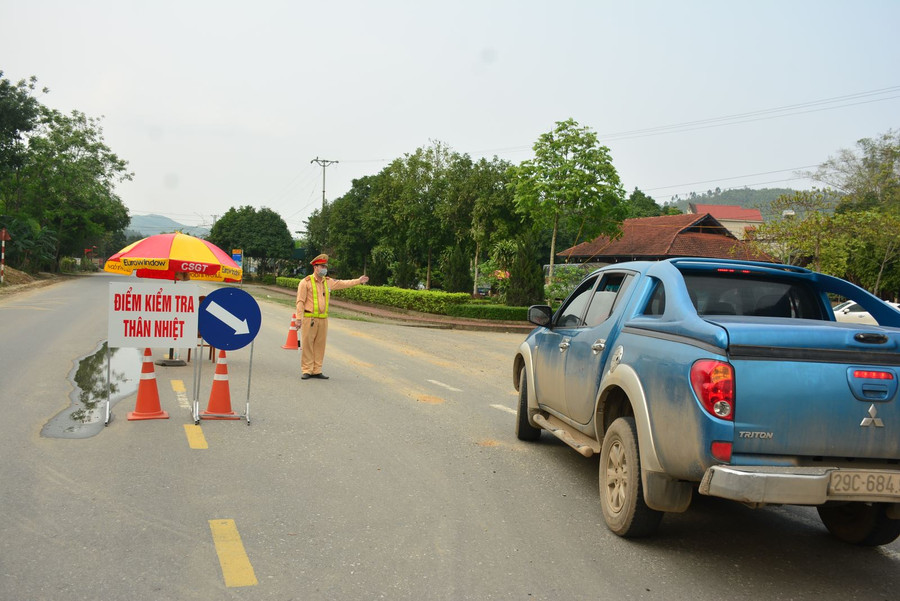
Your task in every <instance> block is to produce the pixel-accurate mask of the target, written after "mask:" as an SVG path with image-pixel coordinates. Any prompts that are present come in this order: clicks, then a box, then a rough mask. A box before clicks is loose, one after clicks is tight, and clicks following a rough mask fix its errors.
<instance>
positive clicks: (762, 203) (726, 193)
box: [666, 188, 795, 217]
mask: <svg viewBox="0 0 900 601" xmlns="http://www.w3.org/2000/svg"><path fill="white" fill-rule="evenodd" d="M794 192H795V190H792V189H790V188H763V189H761V190H751V189H750V188H735V189H732V190H720V189H718V188H716V189H715V190H708V191H706V192H704V193H701V194H697V193H696V192H691V193H690V194H689V195H688V196H687V198H680V197H679V196H677V195H676V196H673V197H672V200H671V201H669V202H668V203H666V204H667V205H668V206H674V207H676V208H678V209H679V210H680V211H682V212H686V211H687V209H688V204H690V203H694V204H704V205H734V206H739V207H743V208H745V209H759V210H760V211H761V212H762V213H763V217H766V213H767V211H768V208H769V205H771V204H772V202H773V201H774V200H775V199H776V198H778V197H779V196H782V195H790V194H793V193H794Z"/></svg>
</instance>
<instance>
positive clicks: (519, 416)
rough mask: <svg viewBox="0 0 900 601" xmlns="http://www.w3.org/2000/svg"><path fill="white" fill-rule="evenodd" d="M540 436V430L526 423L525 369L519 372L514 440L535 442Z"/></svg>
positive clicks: (526, 379)
mask: <svg viewBox="0 0 900 601" xmlns="http://www.w3.org/2000/svg"><path fill="white" fill-rule="evenodd" d="M540 436H541V429H540V428H536V427H534V426H532V425H531V422H529V421H528V376H527V375H526V374H525V368H524V367H523V368H522V371H520V372H519V406H518V408H517V410H516V438H518V439H519V440H528V441H532V440H537V439H538V438H540Z"/></svg>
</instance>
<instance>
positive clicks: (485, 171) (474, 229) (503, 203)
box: [469, 157, 524, 294]
mask: <svg viewBox="0 0 900 601" xmlns="http://www.w3.org/2000/svg"><path fill="white" fill-rule="evenodd" d="M510 173H512V165H511V164H510V163H508V162H506V161H501V160H499V159H497V158H496V157H495V158H494V159H493V160H492V161H488V160H486V159H481V160H480V161H478V163H476V164H475V166H474V170H473V172H472V174H471V175H470V177H471V178H472V179H473V180H474V181H475V184H474V194H475V198H474V201H473V204H472V211H471V221H470V226H469V228H470V230H469V236H470V237H471V239H472V241H473V242H474V243H475V248H474V252H473V262H472V264H473V271H474V273H473V278H474V283H475V284H474V285H475V286H477V283H478V281H479V280H480V273H479V272H480V271H481V257H482V253H483V252H484V251H485V250H486V249H490V248H491V247H492V246H493V245H494V244H496V243H498V242H500V241H501V240H510V239H513V238H515V237H516V236H517V235H518V234H520V233H521V232H522V231H523V228H524V226H523V224H522V219H521V217H520V216H519V215H518V214H517V213H516V204H515V196H514V193H513V190H512V188H511V187H510V186H509V182H510ZM472 292H473V294H474V293H475V292H477V290H476V289H474V288H473V290H472Z"/></svg>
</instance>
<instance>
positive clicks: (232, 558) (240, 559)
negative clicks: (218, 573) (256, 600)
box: [209, 520, 259, 587]
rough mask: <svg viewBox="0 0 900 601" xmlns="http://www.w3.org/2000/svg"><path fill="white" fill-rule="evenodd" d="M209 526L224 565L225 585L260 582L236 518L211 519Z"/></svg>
mask: <svg viewBox="0 0 900 601" xmlns="http://www.w3.org/2000/svg"><path fill="white" fill-rule="evenodd" d="M209 528H210V530H212V537H213V542H214V543H215V545H216V553H218V555H219V565H221V566H222V576H223V577H224V578H225V586H227V587H238V586H255V585H257V584H259V581H258V580H257V579H256V574H255V573H254V572H253V566H252V565H250V558H249V557H247V552H246V551H245V550H244V543H242V542H241V535H240V534H239V533H238V530H237V526H236V525H235V523H234V520H209Z"/></svg>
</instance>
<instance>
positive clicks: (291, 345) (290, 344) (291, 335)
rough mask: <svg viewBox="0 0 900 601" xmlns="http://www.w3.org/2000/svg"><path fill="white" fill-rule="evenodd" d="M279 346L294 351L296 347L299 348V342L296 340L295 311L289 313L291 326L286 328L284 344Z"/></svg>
mask: <svg viewBox="0 0 900 601" xmlns="http://www.w3.org/2000/svg"><path fill="white" fill-rule="evenodd" d="M281 348H286V349H290V350H292V351H296V350H297V349H298V348H300V344H299V343H298V342H297V314H296V313H294V314H293V315H291V327H289V328H288V336H287V341H286V342H285V343H284V346H283V347H281Z"/></svg>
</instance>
